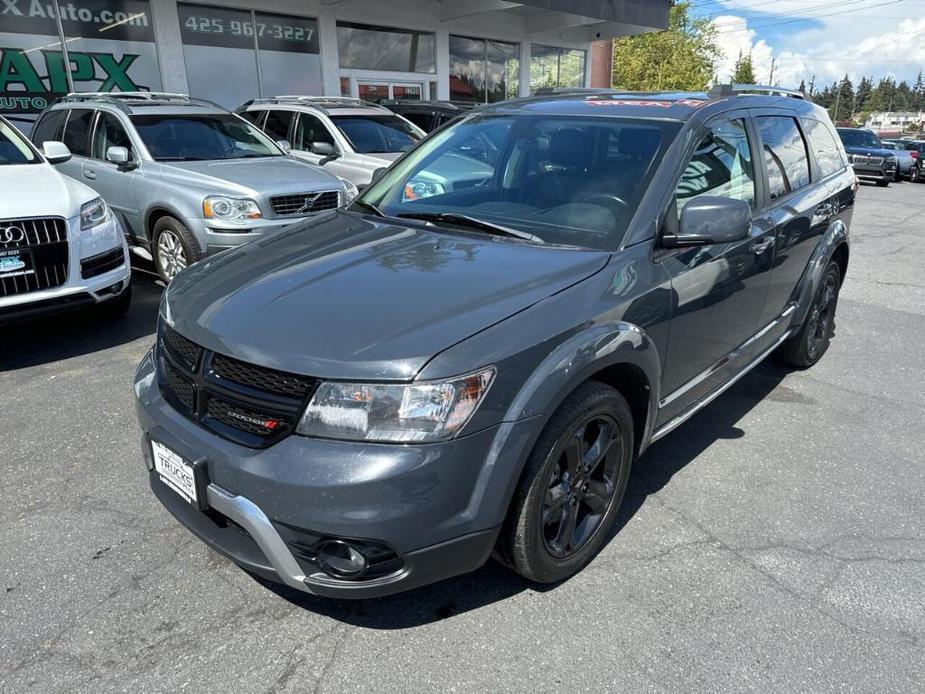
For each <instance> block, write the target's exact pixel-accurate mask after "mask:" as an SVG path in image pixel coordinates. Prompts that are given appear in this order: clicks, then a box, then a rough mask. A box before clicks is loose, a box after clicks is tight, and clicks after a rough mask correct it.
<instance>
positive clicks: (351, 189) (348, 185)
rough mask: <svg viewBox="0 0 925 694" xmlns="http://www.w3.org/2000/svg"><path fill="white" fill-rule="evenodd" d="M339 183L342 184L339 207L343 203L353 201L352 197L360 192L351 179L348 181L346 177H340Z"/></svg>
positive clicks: (346, 203)
mask: <svg viewBox="0 0 925 694" xmlns="http://www.w3.org/2000/svg"><path fill="white" fill-rule="evenodd" d="M340 180H341V183H343V184H344V199H343V200H342V201H341V207H343V206H344V205H349V204H350V203H351V202H353V199H354V198H355V197H356V196H357V195H359V194H360V191H359V189H358V188H357V187H356V186H355V185H353V183H352V182H351V181H348V180H347V179H346V178H342V179H340Z"/></svg>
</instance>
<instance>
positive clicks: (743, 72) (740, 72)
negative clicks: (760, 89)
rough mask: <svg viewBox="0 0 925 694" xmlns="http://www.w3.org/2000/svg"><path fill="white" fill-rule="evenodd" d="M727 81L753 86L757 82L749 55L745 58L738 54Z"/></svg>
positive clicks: (750, 55)
mask: <svg viewBox="0 0 925 694" xmlns="http://www.w3.org/2000/svg"><path fill="white" fill-rule="evenodd" d="M729 81H730V82H732V83H733V84H755V83H756V82H757V80H756V79H755V67H754V65H752V54H751V53H749V54H748V55H745V56H743V55H742V54H741V53H739V58H738V60H736V64H735V69H734V70H733V72H732V76H731V77H730V78H729Z"/></svg>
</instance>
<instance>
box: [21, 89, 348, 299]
mask: <svg viewBox="0 0 925 694" xmlns="http://www.w3.org/2000/svg"><path fill="white" fill-rule="evenodd" d="M32 140H33V141H34V142H36V143H41V142H44V141H48V140H62V141H63V142H64V143H65V144H66V145H67V146H68V147H69V148H70V150H71V153H72V155H73V157H72V158H71V159H69V160H68V161H66V162H64V163H62V164H59V165H58V166H59V168H60V169H61V171H62V172H64V173H66V174H68V175H70V176H73V177H74V178H77V179H80V180H84V181H86V182H87V183H88V185H90V186H91V187H93V188H94V189H95V190H96V191H97V192H99V194H100V195H102V196H103V198H104V199H105V200H106V202H107V203H108V204H109V206H110V207H111V208H112V210H113V211H114V212H115V214H116V215H117V216H118V217H119V219H120V220H121V222H122V225H123V226H124V227H125V230H126V232H127V234H128V238H129V241H130V243H131V244H133V245H134V246H135V247H136V248H139V249H142V251H141V253H142V254H144V255H146V257H148V258H150V257H151V256H153V260H154V264H155V267H156V268H157V271H158V273H159V274H160V276H161V277H162V278H163V279H164V280H166V281H170V280H171V279H172V278H173V277H174V276H175V275H176V274H177V272H179V271H180V270H182V269H183V268H185V267H186V266H188V265H190V264H192V263H194V262H196V261H197V260H199V259H200V258H204V257H206V256H209V255H211V254H214V253H217V252H219V251H223V250H226V249H228V248H231V247H233V246H238V245H240V244H242V243H245V242H247V241H250V240H251V239H254V238H257V237H259V236H262V235H263V234H266V233H267V232H270V231H273V230H278V229H283V228H285V227H287V226H289V225H291V224H292V223H293V222H295V221H299V220H301V219H304V218H305V217H309V216H313V215H316V214H318V213H321V212H325V211H328V210H332V209H334V208H336V207H338V206H339V205H341V204H346V203H347V202H349V201H350V200H351V199H352V196H353V195H355V194H356V189H355V187H354V186H353V185H350V184H348V183H347V182H345V181H342V180H340V179H338V178H337V177H336V176H334V175H333V174H332V173H330V172H328V171H323V170H321V169H319V168H318V167H314V166H310V165H308V164H306V163H305V162H302V161H298V160H296V159H294V158H292V157H289V156H287V155H286V153H285V152H284V151H283V150H282V149H281V148H280V147H279V145H277V144H276V143H275V142H273V141H272V140H270V139H269V138H268V137H267V136H266V135H264V134H263V133H262V132H260V131H259V130H258V129H257V128H254V127H253V126H252V125H251V124H250V123H248V122H247V121H245V120H244V119H242V118H239V117H238V116H236V115H234V114H232V113H230V112H229V111H226V110H225V109H223V108H221V107H220V106H217V105H215V104H213V103H211V102H208V101H203V100H201V99H192V98H190V97H188V96H185V95H176V94H161V93H155V92H121V93H120V92H115V93H112V94H109V93H107V94H96V93H83V94H71V95H69V96H67V97H65V98H63V99H61V100H59V101H58V102H57V103H55V104H54V105H52V106H51V107H50V108H48V109H47V110H46V111H45V112H44V113H43V114H42V115H41V117H40V118H39V119H38V122H37V123H36V125H35V128H34V129H33V131H32Z"/></svg>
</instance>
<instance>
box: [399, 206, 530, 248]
mask: <svg viewBox="0 0 925 694" xmlns="http://www.w3.org/2000/svg"><path fill="white" fill-rule="evenodd" d="M395 216H396V217H405V218H407V219H422V220H424V221H425V222H448V223H450V224H458V225H460V226H467V227H472V228H473V229H478V230H479V231H487V232H488V233H489V234H495V235H497V236H512V237H514V238H516V239H522V240H523V241H531V242H532V243H538V244H544V243H546V242H545V241H544V240H543V239H541V238H540V237H539V236H536V235H534V234H531V233H530V232H527V231H520V229H512V228H511V227H506V226H503V225H501V224H495V223H493V222H486V221H485V220H484V219H477V218H475V217H470V216H469V215H466V214H458V213H456V212H402V213H400V214H397V215H395Z"/></svg>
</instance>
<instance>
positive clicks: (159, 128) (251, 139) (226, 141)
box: [132, 113, 283, 161]
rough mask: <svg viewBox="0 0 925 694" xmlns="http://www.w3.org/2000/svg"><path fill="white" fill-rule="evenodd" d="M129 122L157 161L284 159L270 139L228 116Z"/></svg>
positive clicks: (170, 116) (134, 119)
mask: <svg viewBox="0 0 925 694" xmlns="http://www.w3.org/2000/svg"><path fill="white" fill-rule="evenodd" d="M132 123H134V124H135V128H136V129H137V130H138V134H139V135H140V136H141V139H142V140H143V141H144V143H145V146H146V147H147V148H148V151H149V152H150V153H151V156H152V157H154V159H155V160H157V161H205V160H211V159H250V158H254V157H281V156H283V151H282V150H281V149H280V148H279V147H278V146H277V145H276V144H275V143H273V141H271V140H270V138H268V137H267V136H266V135H264V134H263V133H262V132H260V131H259V130H257V128H255V127H254V126H252V125H251V124H250V123H248V122H247V121H245V120H244V119H242V118H239V117H238V116H234V115H232V114H230V113H229V114H215V115H198V116H197V115H181V114H174V113H171V114H163V115H143V116H132Z"/></svg>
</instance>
